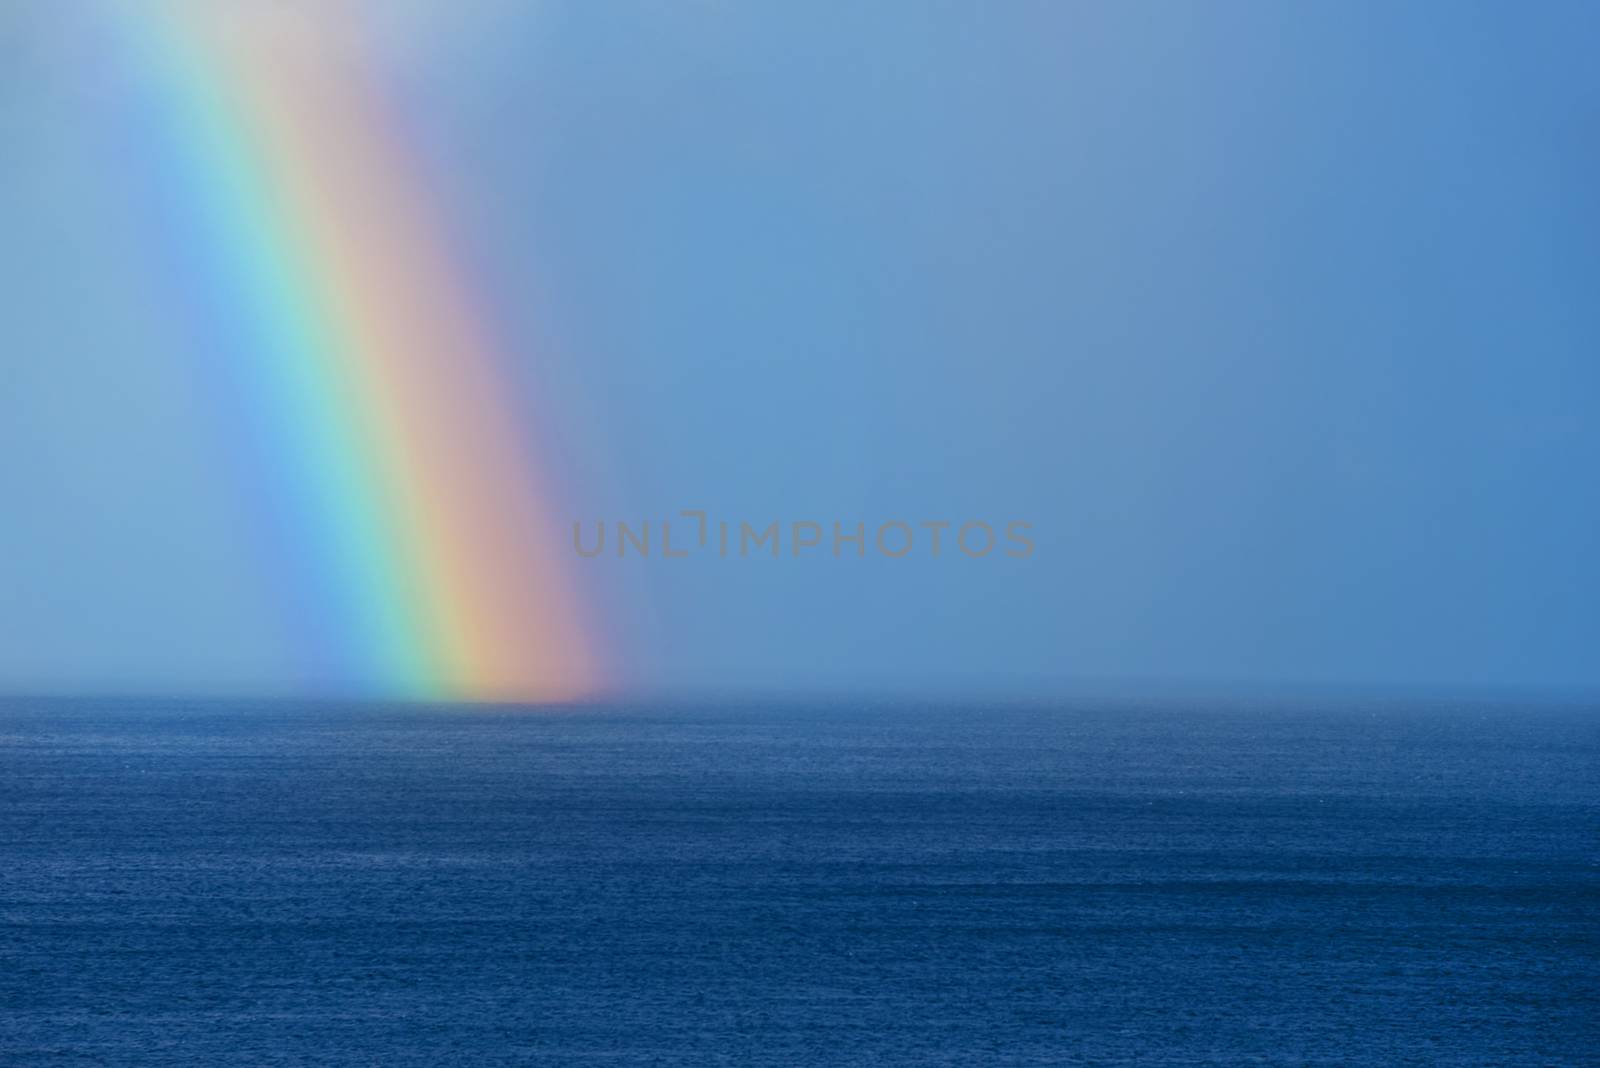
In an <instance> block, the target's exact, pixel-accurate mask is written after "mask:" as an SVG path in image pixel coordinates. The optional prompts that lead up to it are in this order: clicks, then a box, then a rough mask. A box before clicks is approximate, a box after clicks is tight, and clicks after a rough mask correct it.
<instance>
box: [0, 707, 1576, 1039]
mask: <svg viewBox="0 0 1600 1068" xmlns="http://www.w3.org/2000/svg"><path fill="white" fill-rule="evenodd" d="M0 1064H3V1065H6V1066H22V1065H78V1064H83V1065H91V1064H92V1065H117V1066H145V1065H232V1064H240V1065H243V1064H249V1065H313V1064H314V1065H341V1066H342V1065H384V1066H408V1065H440V1064H444V1065H453V1064H460V1065H501V1064H551V1065H611V1064H616V1065H832V1064H840V1065H1046V1064H1049V1065H1062V1064H1065V1065H1072V1064H1084V1065H1204V1064H1292V1065H1406V1064H1418V1065H1439V1064H1444V1065H1495V1066H1516V1065H1579V1064H1590V1065H1593V1064H1600V709H1596V708H1593V707H1590V708H1579V707H1564V708H1557V707H1532V706H1530V707H1515V706H1511V705H1445V704H1439V705H1422V704H1411V705H1408V704H1403V703H1395V702H1376V703H1375V702H1345V703H1340V702H1331V701H1330V702H1326V703H1322V704H1316V705H1311V704H1308V705H1293V706H1290V705H1274V704H1272V703H1270V702H1264V701H1261V702H1252V703H1247V704H1233V705H1230V704H1226V703H1218V702H1210V703H1195V704H1193V705H1184V704H1182V703H1180V702H1165V703H1161V704H1149V705H1145V704H1140V703H1138V702H1133V701H1121V702H1114V703H1101V704H1093V703H1083V704H1075V705H1061V706H1044V705H1038V706H1026V705H1007V706H987V705H983V704H965V705H959V704H950V705H934V706H926V707H921V706H913V705H909V704H874V703H863V704H859V705H852V704H849V703H837V704H829V705H826V706H818V707H807V706H805V705H803V704H799V703H789V704H783V703H766V704H749V705H747V704H740V703H737V702H726V703H707V704H701V705H694V704H677V705H672V706H664V707H644V706H639V707H594V708H580V709H570V710H565V711H550V712H536V713H512V712H487V711H482V710H469V709H460V708H443V707H421V706H414V707H413V706H394V707H384V706H378V705H317V704H304V705H288V704H251V703H245V702H234V703H194V702H190V703H184V702H155V701H139V702H111V701H102V702H95V701H71V702H69V701H44V700H33V701H28V700H8V701H5V702H0Z"/></svg>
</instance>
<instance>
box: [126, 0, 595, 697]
mask: <svg viewBox="0 0 1600 1068" xmlns="http://www.w3.org/2000/svg"><path fill="white" fill-rule="evenodd" d="M357 14H358V12H356V11H355V9H353V8H351V7H350V6H348V5H344V4H317V5H314V6H301V5H280V4H267V3H243V4H241V3H227V2H218V0H193V2H184V0H177V2H171V3H164V4H156V5H145V4H132V5H128V7H127V8H126V9H125V10H124V11H123V12H122V15H121V17H122V19H123V24H124V25H126V26H128V27H130V29H131V33H132V35H133V37H134V40H135V42H136V44H137V52H138V54H139V56H140V57H141V61H140V62H141V67H142V69H143V71H144V72H145V75H146V78H147V80H148V82H149V84H150V85H152V86H153V91H152V97H151V99H152V101H153V103H152V104H151V105H150V106H151V107H152V108H153V110H154V111H155V112H156V113H157V114H156V116H155V118H154V119H153V120H152V121H153V122H154V123H155V125H156V126H157V127H158V128H159V134H160V140H161V141H162V142H163V144H164V146H165V147H164V149H163V150H162V151H163V153H164V155H165V156H166V163H165V164H164V166H163V168H162V172H161V173H162V181H163V183H165V184H167V185H168V187H169V188H168V189H167V199H168V201H169V202H170V203H172V204H173V205H175V210H176V211H178V212H179V213H181V214H182V215H184V216H185V217H186V218H185V219H184V220H183V222H184V223H185V225H186V231H187V236H186V237H184V238H182V240H185V241H189V242H193V243H197V244H198V245H200V246H203V247H202V248H201V249H200V250H199V251H197V252H194V253H193V254H192V255H191V256H190V259H191V260H192V261H193V262H195V263H198V264H200V265H202V266H201V267H200V268H197V275H204V278H203V279H201V278H198V277H197V279H196V281H195V285H194V288H195V289H196V290H203V291H204V293H205V298H204V303H205V304H206V305H207V306H208V307H207V314H208V315H209V318H210V320H211V321H212V322H213V323H216V324H221V325H220V328H218V329H216V330H213V332H212V334H211V335H210V337H209V341H208V343H207V345H206V346H205V348H206V352H207V356H206V359H207V360H208V361H216V362H219V363H221V364H225V366H222V367H219V368H217V369H216V370H217V377H218V380H219V381H226V382H228V383H230V385H229V387H228V389H229V391H230V392H231V393H232V394H233V400H234V402H235V407H236V408H239V409H240V410H241V412H242V417H243V420H244V421H245V422H247V423H248V424H249V426H250V427H252V428H253V429H252V430H250V431H249V432H250V433H253V434H254V435H255V437H256V438H257V439H258V441H259V445H258V447H257V451H258V452H259V453H260V459H261V462H259V463H258V464H257V465H256V467H257V474H258V476H259V482H260V485H259V488H260V489H261V496H262V498H263V500H264V501H265V502H266V510H268V511H270V512H271V513H272V522H273V523H274V524H275V525H276V527H277V529H279V530H280V531H281V533H280V534H279V535H277V536H275V538H274V540H275V541H277V542H280V543H281V544H280V549H281V550H282V556H283V558H284V559H288V560H290V561H292V565H291V566H290V567H289V572H290V574H289V575H288V577H287V579H286V581H287V583H288V586H289V589H290V590H291V593H290V594H289V595H288V597H289V604H290V609H289V610H288V611H287V612H286V613H285V622H286V625H287V626H289V627H290V628H292V629H296V630H300V631H302V632H303V633H302V634H301V636H300V637H301V640H302V641H303V640H304V636H305V634H315V635H318V637H317V639H316V640H317V643H318V644H319V645H320V646H321V648H320V649H319V650H318V651H317V656H318V657H320V661H319V660H315V659H313V658H308V663H319V664H320V666H317V667H305V668H303V671H302V673H303V674H305V675H307V681H308V683H309V684H311V685H317V684H336V685H337V686H338V687H340V688H342V689H348V690H353V691H356V692H361V693H370V694H377V695H384V696H397V697H409V698H419V699H448V700H457V699H462V700H490V701H515V702H524V701H553V700H566V699H571V698H574V697H578V696H582V695H585V694H588V693H591V692H593V691H594V690H595V688H596V687H597V686H598V685H599V682H600V669H599V664H598V660H597V657H596V655H595V652H594V644H595V643H594V642H593V641H592V640H591V638H590V637H589V628H588V626H587V623H586V621H585V619H584V618H583V616H582V614H581V611H580V608H581V605H580V604H579V598H578V597H577V596H576V592H575V590H574V589H573V587H572V585H571V584H570V582H569V581H568V578H569V576H567V575H566V574H565V573H564V570H563V568H562V567H561V566H560V562H559V561H560V560H561V559H562V556H561V555H560V554H559V553H558V551H557V549H556V546H558V545H561V544H564V543H562V542H561V541H560V539H559V537H558V536H557V533H556V530H555V524H554V523H553V522H552V519H551V515H550V512H551V511H552V509H551V508H550V507H549V505H550V504H551V495H550V492H549V489H548V485H547V480H546V479H545V478H544V477H543V476H542V474H541V471H540V470H539V469H538V465H536V464H534V463H533V462H532V460H531V458H532V456H533V454H534V451H535V450H534V449H533V447H532V443H531V441H530V440H529V435H528V434H527V433H526V425H525V424H526V422H527V420H526V419H525V418H523V417H521V415H520V413H519V412H518V411H517V410H516V409H515V408H514V406H513V405H512V402H511V398H513V397H516V396H519V395H520V393H521V392H522V391H520V390H519V389H518V388H517V387H516V384H515V374H516V365H515V363H514V361H513V359H512V357H511V356H510V354H509V353H508V352H507V351H506V350H505V348H504V347H503V346H501V345H500V344H499V343H498V340H497V338H496V337H495V336H494V331H493V329H492V328H491V326H490V324H489V323H488V321H487V317H486V316H485V315H484V314H483V311H482V309H481V308H480V307H479V306H478V302H477V301H476V300H475V299H474V298H475V293H474V287H473V286H472V285H471V284H470V282H469V281H468V279H467V278H466V277H465V275H464V273H463V271H462V270H461V268H460V266H459V263H458V261H457V259H456V258H455V257H453V256H452V255H451V246H450V242H449V241H448V240H447V235H448V228H447V227H446V225H445V222H444V214H443V212H442V210H441V206H440V199H441V198H440V197H439V196H438V195H437V193H436V191H435V190H432V189H430V187H429V183H428V182H427V180H426V179H425V178H424V177H422V176H423V175H424V174H425V173H426V168H425V166H424V164H425V160H424V159H423V158H422V157H421V155H420V154H419V153H418V151H417V150H416V148H415V146H414V145H412V144H409V143H408V142H407V139H406V138H405V137H404V136H402V135H401V134H400V133H399V131H398V128H397V125H396V122H395V116H394V115H393V114H392V113H391V112H389V111H386V109H385V97H384V94H383V93H382V92H381V91H379V89H378V80H377V77H376V76H377V72H378V70H379V66H380V65H379V64H378V63H377V62H376V60H375V58H374V57H373V56H372V55H371V54H370V53H369V48H368V46H367V45H366V43H365V41H364V37H363V34H362V32H361V26H360V24H359V22H358V21H357ZM242 432H243V431H242Z"/></svg>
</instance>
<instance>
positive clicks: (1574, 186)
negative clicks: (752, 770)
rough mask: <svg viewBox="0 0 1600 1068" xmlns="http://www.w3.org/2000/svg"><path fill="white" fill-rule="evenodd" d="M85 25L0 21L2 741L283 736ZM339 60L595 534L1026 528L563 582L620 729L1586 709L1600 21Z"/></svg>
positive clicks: (803, 29)
mask: <svg viewBox="0 0 1600 1068" xmlns="http://www.w3.org/2000/svg"><path fill="white" fill-rule="evenodd" d="M85 10H87V11H88V12H89V13H88V14H85ZM94 10H95V9H94V8H92V7H91V8H88V9H79V10H76V11H75V12H74V13H72V14H64V13H62V11H61V10H60V6H59V5H53V4H45V3H38V2H25V3H23V4H21V5H10V6H8V8H7V11H6V12H5V13H4V14H0V233H4V234H5V242H4V245H3V251H0V690H6V689H10V690H29V691H39V690H45V691H60V692H67V691H73V690H106V689H132V690H142V691H149V692H164V691H185V692H188V691H206V692H247V693H254V692H295V691H299V690H307V689H312V690H314V689H315V681H316V680H315V679H314V678H311V679H307V678H305V677H302V676H299V675H297V674H296V673H295V669H294V667H293V665H292V664H291V663H290V662H289V659H288V658H289V656H290V653H289V652H288V650H287V648H286V646H285V643H284V641H283V639H282V637H281V635H278V634H276V633H274V631H273V627H272V625H271V623H270V620H269V619H268V618H267V615H268V613H267V610H266V608H265V604H266V602H267V601H268V599H269V594H270V591H268V590H264V589H263V584H264V581H265V580H264V579H263V578H262V576H261V575H260V574H259V572H258V569H255V568H254V567H253V566H252V564H251V558H250V550H249V547H248V546H247V545H243V544H241V543H240V541H239V539H238V538H237V537H236V534H237V531H236V530H235V525H236V518H235V516H234V511H233V509H235V508H236V504H235V502H232V501H231V499H230V494H229V485H230V474H229V471H228V469H227V466H226V462H225V459H224V458H222V457H221V456H219V450H218V449H217V447H216V443H217V440H218V435H219V434H222V435H225V434H226V432H227V429H226V427H225V426H223V427H220V428H219V426H218V425H216V424H217V422H218V419H217V414H216V413H215V411H213V410H211V408H210V407H209V406H208V404H207V397H206V395H205V392H204V390H203V389H201V388H200V387H198V386H196V385H195V383H193V382H192V381H190V380H189V378H187V377H186V374H185V371H184V367H185V366H186V364H185V362H184V360H183V359H182V358H181V355H175V353H174V345H173V341H172V336H171V333H170V330H169V328H168V326H167V324H164V323H163V322H162V320H161V318H160V316H159V315H157V314H155V313H154V312H152V310H151V308H150V307H149V305H148V301H147V299H146V298H147V293H148V290H147V288H145V283H146V282H148V279H149V276H150V274H151V272H155V271H159V269H160V268H159V266H158V264H159V261H160V257H159V255H158V254H157V252H156V251H154V250H152V248H151V247H150V246H151V240H150V238H149V236H148V232H147V231H146V230H145V229H144V228H142V227H141V225H140V207H139V203H138V197H137V195H136V194H135V193H134V192H130V190H129V188H128V184H127V182H126V181H125V179H124V176H123V175H122V174H121V173H120V171H119V169H118V165H117V164H118V160H119V159H121V158H123V154H124V153H126V152H127V151H128V146H129V145H130V144H134V145H136V144H137V138H138V136H139V131H138V129H137V124H136V123H129V122H128V121H127V118H126V113H125V111H122V110H119V108H118V107H117V106H116V100H117V98H118V89H119V86H118V82H117V74H116V71H117V63H116V62H115V60H116V55H115V53H116V48H117V40H116V35H115V34H113V33H111V32H110V31H109V30H108V29H107V28H106V26H104V25H102V24H101V22H100V21H98V20H97V19H96V17H95V15H94V14H93V12H94ZM371 17H372V19H373V20H374V21H373V32H374V33H375V34H376V35H377V36H378V37H379V39H381V40H382V41H383V42H384V47H385V54H386V56H387V57H388V62H389V64H390V67H391V70H390V72H389V73H390V75H391V77H392V79H393V84H394V86H395V87H396V91H397V92H398V93H400V94H401V98H402V99H403V101H404V107H405V109H406V114H407V116H408V119H409V122H410V124H411V126H412V128H413V130H414V132H415V133H416V136H417V137H418V138H419V139H420V141H421V143H423V144H425V145H426V146H427V149H428V152H429V155H430V159H431V161H432V164H433V166H434V168H435V174H436V175H437V176H438V180H439V182H440V185H441V188H443V189H445V190H447V191H448V195H449V203H450V206H451V209H452V218H453V222H454V224H455V225H456V226H457V227H458V228H459V230H460V232H461V234H462V235H463V241H464V242H465V244H466V245H467V247H469V248H470V249H471V250H472V253H473V255H474V256H475V257H477V259H478V262H479V263H480V264H481V266H482V267H483V272H482V273H483V277H484V278H485V284H486V286H487V287H488V288H489V289H490V290H491V295H492V305H493V307H494V308H495V309H496V311H497V314H498V315H499V316H500V317H501V320H502V325H503V327H504V329H505V330H506V331H507V334H508V336H510V337H511V338H513V339H514V340H515V341H516V343H517V344H518V345H519V346H520V347H521V349H522V350H525V351H526V353H527V374H526V379H525V382H526V386H527V390H528V397H527V398H525V399H524V401H525V407H526V410H527V411H528V412H530V413H537V414H536V416H535V415H530V418H537V419H539V420H540V422H541V434H542V435H543V437H544V438H545V440H547V441H548V442H550V443H551V449H552V454H551V456H550V457H548V458H547V460H548V463H549V464H550V465H551V466H552V467H553V468H554V469H555V471H556V473H557V474H558V475H559V477H560V478H561V479H562V481H564V482H565V483H567V484H569V485H570V486H573V487H575V490H574V493H575V501H576V502H577V503H576V504H575V505H574V509H575V510H576V511H581V512H582V515H581V516H574V518H583V519H587V520H596V519H619V518H620V519H629V520H638V519H645V518H651V519H656V518H660V517H664V516H671V515H673V514H674V513H676V512H677V511H678V510H679V509H681V508H694V507H698V508H705V509H707V510H709V511H710V512H711V513H712V514H713V515H714V516H720V517H724V518H729V519H732V520H735V521H737V520H742V519H748V520H750V521H752V522H756V521H762V522H765V521H770V520H772V519H778V520H782V521H786V522H787V521H793V520H801V519H815V520H818V521H822V522H824V523H826V524H831V523H832V521H834V520H841V521H846V522H851V523H853V522H854V521H856V520H865V521H867V522H868V523H869V524H871V523H874V522H881V521H885V520H890V519H904V520H907V521H911V522H917V521H920V520H924V519H948V520H952V521H954V522H957V523H959V522H962V521H965V520H969V519H984V520H990V521H993V522H996V523H1000V524H1003V523H1004V522H1005V521H1008V520H1012V519H1020V520H1026V521H1028V522H1030V523H1032V524H1033V533H1034V536H1035V540H1036V542H1037V544H1038V549H1037V552H1036V553H1035V554H1034V555H1033V556H1032V557H1030V558H1028V559H1026V560H1006V559H998V558H986V559H983V560H970V559H965V558H962V557H960V556H959V555H945V556H943V557H941V558H939V559H933V558H931V557H928V556H924V555H922V554H920V553H918V554H913V555H912V556H911V557H908V558H906V559H904V560H887V559H882V558H872V557H869V558H868V559H866V560H861V561H849V560H843V561H837V560H834V559H832V558H831V557H829V556H827V555H826V554H820V555H818V556H816V557H810V558H805V559H799V560H795V559H792V558H785V559H782V560H779V561H753V560H751V561H740V560H728V561H722V560H716V559H707V558H695V559H691V560H688V561H682V562H665V561H660V560H651V561H618V560H613V559H603V560H596V561H592V562H589V561H585V562H582V563H583V565H584V566H586V567H588V568H589V572H588V573H587V576H586V581H587V582H589V583H590V584H591V586H592V588H593V589H594V591H595V594H594V595H595V597H596V598H597V601H598V603H600V604H601V605H602V606H603V613H604V615H605V616H606V618H607V620H608V627H609V629H610V630H611V632H612V634H613V635H614V640H615V642H616V646H617V649H618V651H619V655H620V656H621V658H622V660H623V661H624V671H625V674H626V676H627V681H628V684H629V685H630V686H632V687H635V688H638V689H641V690H646V691H652V690H663V691H664V690H692V689H721V688H731V689H750V690H762V691H770V692H803V691H810V690H830V691H849V690H870V691H874V692H884V691H890V692H893V691H901V692H916V693H922V692H929V691H936V690H941V689H947V690H952V689H953V690H961V691H963V692H994V693H1002V692H1003V693H1006V694H1052V693H1059V692H1067V691H1070V690H1072V689H1073V688H1074V687H1076V686H1079V685H1082V684H1084V683H1085V682H1086V681H1089V680H1093V681H1097V682H1098V681H1104V680H1120V681H1124V682H1128V683H1131V684H1134V685H1162V686H1166V685H1180V686H1181V685H1184V684H1187V683H1196V684H1212V685H1231V684H1241V685H1252V686H1294V685H1302V684H1304V685H1312V684H1337V685H1345V686H1351V687H1370V688H1386V687H1397V686H1403V687H1420V688H1430V687H1433V688H1439V689H1448V690H1452V691H1455V690H1468V689H1473V688H1477V687H1555V688H1574V687H1577V688H1582V687H1592V686H1594V685H1596V684H1597V683H1600V659H1597V658H1596V657H1595V656H1594V655H1593V651H1594V649H1595V648H1596V647H1597V645H1600V563H1597V562H1596V555H1595V552H1594V546H1595V544H1596V541H1597V538H1596V535H1597V534H1600V495H1597V493H1596V490H1595V487H1594V475H1593V472H1594V471H1595V469H1596V463H1597V461H1600V420H1597V419H1596V418H1595V412H1596V400H1597V397H1600V392H1597V387H1600V359H1597V357H1600V302H1597V301H1596V300H1595V293H1596V289H1597V281H1600V212H1597V208H1596V204H1597V201H1596V198H1595V195H1594V192H1593V191H1594V190H1595V189H1596V188H1600V151H1597V148H1596V146H1597V145H1600V137H1597V134H1600V73H1597V68H1596V66H1595V64H1594V63H1593V55H1592V51H1593V47H1592V46H1593V42H1594V41H1595V40H1596V39H1597V38H1600V9H1597V8H1595V7H1594V6H1593V5H1588V4H1562V3H1543V4H1539V5H1533V6H1531V7H1529V6H1523V5H1512V4H1509V3H1505V4H1487V5H1486V4H1439V3H1412V4H1400V5H1396V4H1332V3H1326V4H1300V5H1283V4H1275V3H1264V2H1263V3H1242V2H1231V3H1224V4H1212V5H1194V6H1185V5H1176V4H1154V3H1151V4H1062V3H1025V2H1020V0H1015V2H1007V3H1001V4H976V3H933V2H916V3H912V2H894V0H887V2H882V3H875V4H860V5H857V4H844V3H838V4H833V3H827V4H776V3H753V4H727V3H711V2H704V3H685V4H671V5H667V4H643V3H640V4H626V3H618V4H591V3H582V2H577V0H573V2H568V3H555V4H544V5H523V4H511V3H478V4H470V3H469V4H456V3H453V4H448V5H447V4H444V3H442V2H441V3H437V4H430V3H421V2H411V3H407V4H404V5H395V6H391V7H388V8H385V7H382V6H375V7H374V8H373V14H372V16H371ZM119 116H121V118H119ZM141 280H142V281H141ZM577 563H578V562H575V566H576V564H577Z"/></svg>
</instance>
